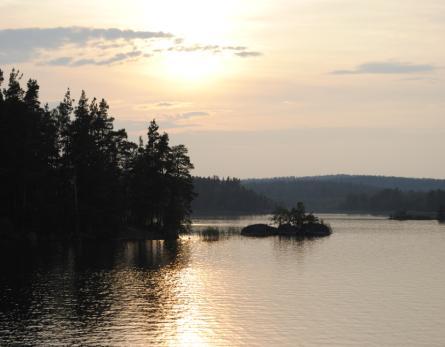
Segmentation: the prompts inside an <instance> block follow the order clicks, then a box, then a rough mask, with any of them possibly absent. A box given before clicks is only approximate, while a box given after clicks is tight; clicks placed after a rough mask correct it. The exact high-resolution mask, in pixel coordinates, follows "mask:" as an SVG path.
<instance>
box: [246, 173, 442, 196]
mask: <svg viewBox="0 0 445 347" xmlns="http://www.w3.org/2000/svg"><path fill="white" fill-rule="evenodd" d="M280 181H281V182H298V181H300V182H307V181H312V182H316V181H323V182H339V183H348V184H355V185H362V186H363V185H365V186H370V187H374V188H389V189H400V190H403V191H410V190H412V191H423V192H425V191H430V190H436V189H445V179H435V178H412V177H398V176H378V175H347V174H335V175H320V176H283V177H271V178H249V179H244V180H242V182H243V183H245V184H246V185H249V184H250V183H259V182H280Z"/></svg>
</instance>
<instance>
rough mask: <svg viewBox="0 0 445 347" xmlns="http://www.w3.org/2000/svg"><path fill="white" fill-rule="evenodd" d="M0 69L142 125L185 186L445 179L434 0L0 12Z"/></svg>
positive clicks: (138, 130)
mask: <svg viewBox="0 0 445 347" xmlns="http://www.w3.org/2000/svg"><path fill="white" fill-rule="evenodd" d="M0 13H1V21H0V68H1V69H2V70H4V71H5V72H9V71H10V70H11V69H12V68H13V67H16V68H19V69H20V70H21V71H22V72H23V73H24V76H25V78H35V79H37V80H38V81H39V84H40V86H41V98H42V100H44V101H46V102H48V103H49V105H50V106H54V105H57V103H58V102H59V101H60V100H61V99H62V98H63V95H64V93H65V91H66V89H67V88H70V90H71V92H72V94H73V96H74V97H75V98H78V96H79V95H80V92H81V90H82V89H85V90H86V92H87V95H88V96H89V97H90V98H92V97H98V98H105V99H106V100H107V101H108V102H109V104H110V108H111V109H110V113H111V114H112V115H113V117H115V119H116V122H115V124H116V126H117V127H124V128H126V129H127V131H128V134H129V136H130V138H131V139H137V137H138V136H140V135H143V136H144V134H145V133H146V130H145V129H146V126H147V124H148V122H149V121H150V120H151V119H156V121H157V122H158V123H159V124H160V126H161V129H163V130H165V131H167V132H168V133H169V135H170V139H171V142H172V143H173V144H178V143H183V144H185V145H186V146H187V147H188V148H189V151H190V156H191V158H192V161H193V163H194V164H195V170H194V172H193V173H194V174H195V175H202V176H209V175H219V176H231V177H233V176H235V177H240V178H247V177H271V176H307V175H322V174H336V173H346V174H377V175H391V176H411V177H433V178H445V163H444V162H443V160H442V159H443V157H444V147H445V146H444V143H445V141H444V139H445V63H444V62H445V44H444V37H445V2H444V1H443V0H423V1H418V0H274V1H272V0H243V1H239V0H225V1H212V0H189V1H183V0H163V1H147V0H125V1H123V0H113V1H109V0H88V1H85V0H77V1H71V0H70V1H68V0H57V1H56V0H39V1H35V0H0Z"/></svg>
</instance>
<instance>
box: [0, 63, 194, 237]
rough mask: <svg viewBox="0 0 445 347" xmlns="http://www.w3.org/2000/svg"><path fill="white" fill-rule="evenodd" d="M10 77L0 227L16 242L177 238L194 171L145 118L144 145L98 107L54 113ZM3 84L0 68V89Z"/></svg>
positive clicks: (68, 106)
mask: <svg viewBox="0 0 445 347" xmlns="http://www.w3.org/2000/svg"><path fill="white" fill-rule="evenodd" d="M21 77H22V76H21V74H20V73H19V72H18V71H15V70H13V71H12V72H11V74H10V76H9V81H7V83H6V84H7V85H6V88H4V89H3V90H1V89H0V157H1V161H0V230H2V234H3V236H5V235H6V236H9V237H20V236H23V235H25V234H27V233H29V232H35V233H37V235H38V236H40V237H47V236H50V235H51V237H56V238H63V237H80V236H88V237H94V238H101V237H110V236H113V235H115V234H116V233H117V232H119V231H120V230H122V227H124V226H127V225H134V226H138V227H142V228H144V229H146V230H149V229H150V230H154V229H155V230H158V231H166V232H170V231H173V233H174V232H177V230H178V228H179V227H180V225H181V224H182V223H184V222H187V221H188V216H189V214H190V212H191V210H190V209H191V201H192V199H193V196H194V194H193V182H192V178H191V176H190V170H191V169H192V168H193V165H192V164H191V162H190V159H189V157H188V154H187V148H186V147H184V146H183V145H179V146H170V145H169V137H168V135H167V134H166V133H164V134H161V133H160V132H159V128H158V126H157V124H156V122H155V121H154V120H153V121H152V122H151V123H150V124H149V127H148V132H147V140H146V143H145V144H144V143H143V140H142V139H140V141H139V144H135V143H133V142H130V141H129V140H128V139H127V133H126V131H125V130H124V129H119V130H117V129H114V126H113V121H114V119H113V118H112V117H111V116H110V115H109V113H108V108H109V107H108V104H107V103H106V101H105V100H103V99H102V100H100V101H98V100H96V99H92V100H88V99H87V97H86V94H85V92H82V94H81V96H80V99H79V100H78V102H77V103H76V104H74V100H73V99H72V98H71V94H70V91H69V90H68V91H67V92H66V94H65V97H64V99H63V101H62V102H61V103H60V104H59V105H58V106H57V107H56V108H54V109H50V108H49V107H48V105H44V106H42V105H41V102H40V100H39V85H38V84H37V81H35V80H29V81H28V82H27V86H26V88H25V89H22V87H21V85H20V80H21ZM3 81H4V76H3V72H2V71H1V70H0V84H1V83H2V82H3Z"/></svg>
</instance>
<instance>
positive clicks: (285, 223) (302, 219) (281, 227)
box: [241, 202, 332, 238]
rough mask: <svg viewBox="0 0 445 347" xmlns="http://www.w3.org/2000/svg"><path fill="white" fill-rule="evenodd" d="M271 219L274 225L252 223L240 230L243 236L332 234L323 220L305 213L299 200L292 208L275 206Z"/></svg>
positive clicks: (312, 235)
mask: <svg viewBox="0 0 445 347" xmlns="http://www.w3.org/2000/svg"><path fill="white" fill-rule="evenodd" d="M271 221H272V223H273V224H274V225H276V226H272V225H268V224H252V225H248V226H246V227H245V228H243V229H242V230H241V235H244V236H255V237H264V236H276V235H280V236H295V237H299V238H314V237H324V236H329V235H331V234H332V229H331V227H330V226H329V225H327V224H325V223H324V222H323V220H320V219H319V218H318V217H316V216H314V214H313V213H306V210H305V207H304V204H303V203H302V202H299V203H298V204H297V207H293V208H292V209H290V210H289V209H287V208H283V207H280V208H277V209H276V210H275V212H274V213H273V216H272V218H271Z"/></svg>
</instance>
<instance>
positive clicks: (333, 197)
mask: <svg viewBox="0 0 445 347" xmlns="http://www.w3.org/2000/svg"><path fill="white" fill-rule="evenodd" d="M242 184H243V185H244V186H245V187H246V188H249V189H251V190H253V191H255V192H257V193H259V194H262V195H264V196H266V197H268V198H269V199H271V200H273V201H276V202H277V203H279V204H281V205H284V206H288V207H289V206H292V205H294V204H295V203H296V202H297V201H304V202H305V204H306V206H307V209H308V210H313V211H326V212H330V211H340V210H342V209H343V208H344V206H345V201H346V200H347V199H348V197H350V196H351V195H357V194H362V195H373V194H376V193H377V192H379V191H381V190H383V189H399V190H401V191H404V192H408V191H415V192H427V191H431V190H438V189H442V190H445V180H438V179H428V178H405V177H386V176H359V175H328V176H310V177H275V178H266V179H246V180H243V181H242Z"/></svg>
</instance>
